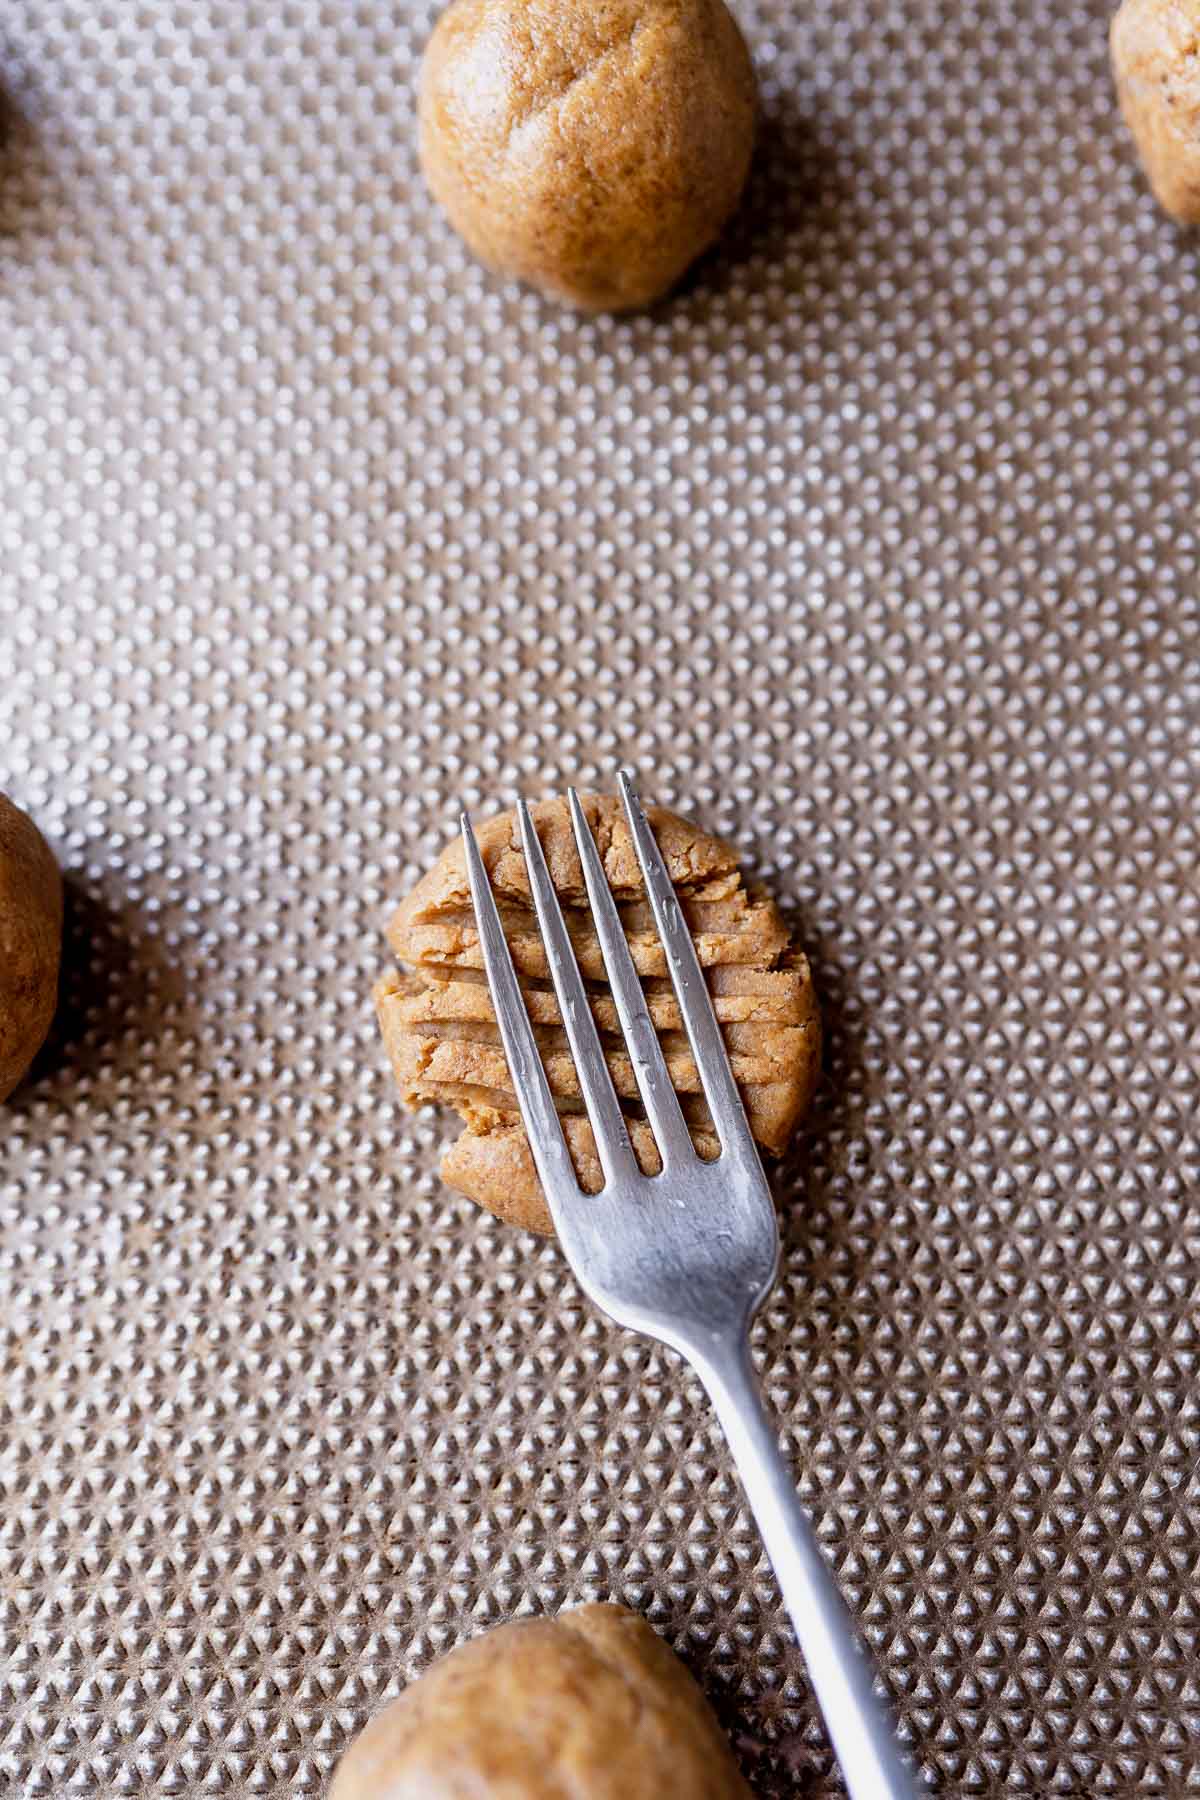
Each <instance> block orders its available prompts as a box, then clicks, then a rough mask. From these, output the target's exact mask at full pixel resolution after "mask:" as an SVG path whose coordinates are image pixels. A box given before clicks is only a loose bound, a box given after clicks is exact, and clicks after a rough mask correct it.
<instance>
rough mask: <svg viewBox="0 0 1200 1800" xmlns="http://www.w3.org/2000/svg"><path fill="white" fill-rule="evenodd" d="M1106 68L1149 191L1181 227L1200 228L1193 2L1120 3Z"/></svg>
mask: <svg viewBox="0 0 1200 1800" xmlns="http://www.w3.org/2000/svg"><path fill="white" fill-rule="evenodd" d="M1111 44H1112V62H1113V72H1114V74H1115V76H1116V81H1117V92H1118V94H1119V96H1120V100H1121V111H1122V112H1123V113H1124V115H1125V122H1126V124H1127V125H1128V126H1129V129H1130V131H1131V132H1132V133H1133V136H1134V141H1135V142H1136V144H1137V147H1138V152H1139V154H1140V156H1141V159H1142V162H1143V164H1144V166H1145V170H1146V174H1147V177H1148V178H1149V181H1150V185H1151V187H1152V188H1153V189H1154V192H1155V194H1156V196H1157V198H1158V200H1159V201H1160V203H1161V204H1162V205H1163V206H1164V207H1165V208H1166V210H1167V212H1169V213H1170V214H1171V216H1172V217H1173V218H1175V219H1178V220H1179V221H1180V222H1181V223H1182V224H1185V225H1195V224H1198V223H1200V0H1124V4H1123V6H1122V7H1121V9H1120V11H1119V12H1118V13H1117V15H1116V17H1115V18H1114V19H1113V22H1112V35H1111Z"/></svg>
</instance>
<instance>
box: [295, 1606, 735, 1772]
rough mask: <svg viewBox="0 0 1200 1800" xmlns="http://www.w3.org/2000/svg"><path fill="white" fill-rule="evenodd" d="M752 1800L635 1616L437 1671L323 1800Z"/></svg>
mask: <svg viewBox="0 0 1200 1800" xmlns="http://www.w3.org/2000/svg"><path fill="white" fill-rule="evenodd" d="M668 1795H670V1796H674V1797H675V1800H750V1790H749V1788H748V1787H747V1785H746V1783H745V1781H744V1780H743V1779H742V1776H741V1774H740V1773H739V1771H738V1768H737V1765H736V1764H735V1762H734V1760H733V1756H732V1754H731V1752H730V1749H729V1746H728V1744H727V1743H726V1741H725V1739H724V1737H723V1736H722V1734H721V1732H720V1730H719V1728H718V1726H717V1723H716V1720H715V1719H714V1717H713V1714H712V1712H711V1710H710V1708H709V1706H708V1703H707V1701H706V1700H705V1698H704V1696H703V1694H702V1693H701V1692H700V1689H699V1688H698V1687H697V1686H696V1684H695V1682H694V1681H693V1680H692V1677H691V1675H690V1674H689V1673H688V1671H687V1669H686V1668H685V1667H684V1665H683V1664H682V1663H681V1662H680V1661H679V1659H678V1658H677V1657H676V1656H675V1655H674V1654H673V1652H672V1651H671V1650H670V1649H669V1648H668V1646H667V1645H666V1644H664V1643H663V1641H662V1639H661V1638H660V1637H659V1636H658V1635H657V1633H656V1632H655V1631H654V1630H653V1629H652V1628H651V1627H650V1626H649V1625H647V1624H646V1622H645V1620H644V1619H641V1618H639V1617H638V1615H637V1614H636V1613H632V1612H628V1611H627V1610H626V1609H625V1608H624V1607H621V1606H581V1607H578V1608H576V1609H574V1610H572V1611H569V1612H564V1613H560V1614H559V1616H558V1617H557V1618H556V1619H522V1620H517V1621H514V1622H513V1623H512V1624H509V1625H502V1626H500V1627H498V1628H497V1629H496V1630H494V1631H491V1632H488V1633H486V1634H485V1635H484V1636H483V1637H479V1638H475V1639H474V1640H473V1641H472V1642H471V1643H468V1644H464V1645H462V1646H461V1647H460V1648H459V1649H457V1650H454V1651H452V1652H451V1654H450V1655H449V1656H446V1657H444V1658H443V1659H442V1661H441V1662H439V1663H436V1664H435V1665H434V1666H433V1668H431V1669H430V1670H428V1672H427V1673H426V1674H425V1675H424V1676H422V1678H421V1679H420V1680H419V1681H418V1682H416V1683H415V1684H414V1685H413V1686H412V1687H410V1688H409V1689H408V1690H407V1691H406V1692H405V1693H403V1694H402V1695H401V1696H400V1698H399V1699H398V1700H395V1701H393V1702H392V1704H391V1705H390V1706H388V1707H386V1708H385V1709H384V1711H383V1712H381V1713H380V1714H379V1715H378V1716H377V1717H376V1718H374V1719H372V1720H371V1722H370V1724H369V1725H368V1726H367V1727H366V1729H365V1730H364V1731H363V1733H362V1734H361V1736H360V1737H358V1738H357V1739H356V1740H355V1742H354V1743H353V1744H352V1745H351V1746H350V1749H349V1750H348V1751H347V1753H346V1755H345V1756H344V1758H343V1759H342V1762H341V1764H340V1765H339V1768H338V1770H337V1773H336V1775H335V1777H334V1781H333V1786H332V1787H331V1789H330V1792H329V1800H663V1797H664V1796H668Z"/></svg>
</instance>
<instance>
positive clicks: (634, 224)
mask: <svg viewBox="0 0 1200 1800" xmlns="http://www.w3.org/2000/svg"><path fill="white" fill-rule="evenodd" d="M419 111H420V141H421V162H422V166H423V168H424V170H425V177H426V180H427V181H428V183H429V186H430V188H431V189H432V190H433V193H434V195H435V196H436V198H437V199H438V200H439V201H440V202H441V204H442V205H443V206H444V207H445V209H446V212H447V213H448V214H449V216H450V220H451V222H452V224H453V225H454V226H455V227H456V228H457V230H458V231H459V232H460V233H461V234H462V236H463V237H464V238H465V239H466V241H467V243H468V244H469V245H470V247H471V249H472V250H473V251H474V252H475V254H476V256H478V257H479V258H480V260H481V261H483V262H485V263H487V264H488V266H489V267H490V268H493V269H495V270H497V271H498V272H499V273H500V274H502V275H512V276H516V277H518V278H519V279H520V280H522V281H529V282H532V283H533V284H534V285H535V286H536V287H540V288H542V289H544V290H545V291H546V292H547V293H550V294H554V295H557V296H559V297H560V298H562V299H565V300H568V301H570V302H571V303H572V304H573V305H575V306H578V307H582V308H584V309H585V310H588V311H608V310H615V311H621V310H623V309H625V308H628V307H634V306H644V305H646V304H648V303H649V302H650V301H651V300H654V299H657V298H658V296H659V295H660V294H663V293H665V292H666V291H667V289H668V288H670V287H672V286H673V285H674V283H675V282H676V281H677V280H678V279H679V277H680V276H681V275H682V274H683V272H684V270H685V269H686V268H687V266H688V264H689V263H691V262H693V261H694V260H695V258H696V257H697V256H699V254H700V252H701V251H702V250H705V249H707V247H708V246H709V245H710V244H711V243H712V242H713V240H714V239H715V238H716V237H717V235H718V233H719V232H720V230H721V228H722V226H723V225H724V224H725V222H726V220H727V219H728V218H729V216H730V214H731V213H732V212H733V210H734V208H735V207H736V205H737V203H738V198H739V196H740V194H741V191H742V188H743V186H744V184H745V180H746V174H747V171H748V169H749V167H750V157H751V152H752V150H753V146H754V115H755V84H754V70H753V67H752V65H751V62H750V53H749V51H748V50H747V49H746V44H745V41H744V39H743V37H742V34H741V32H740V31H739V30H738V28H737V25H736V24H735V23H734V21H733V18H732V17H731V16H730V14H729V12H728V11H727V10H726V8H725V6H724V4H723V0H453V4H452V5H451V6H449V7H448V8H447V10H446V11H445V12H444V13H443V14H442V17H441V19H440V20H439V22H438V25H437V28H436V30H435V31H434V33H433V36H432V38H431V39H430V42H429V47H428V49H427V50H426V53H425V61H424V64H423V67H422V71H421V91H420V106H419Z"/></svg>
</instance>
